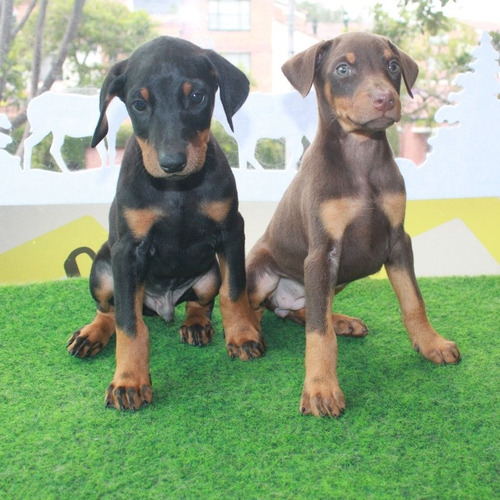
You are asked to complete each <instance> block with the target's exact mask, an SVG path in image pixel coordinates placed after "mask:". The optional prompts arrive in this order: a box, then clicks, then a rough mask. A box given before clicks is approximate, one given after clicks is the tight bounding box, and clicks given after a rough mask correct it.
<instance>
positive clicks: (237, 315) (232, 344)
mask: <svg viewBox="0 0 500 500" xmlns="http://www.w3.org/2000/svg"><path fill="white" fill-rule="evenodd" d="M222 240H223V244H222V247H221V249H220V251H219V252H218V254H217V256H218V258H219V266H220V271H221V277H222V285H221V288H220V292H219V294H220V297H219V300H220V308H221V313H222V323H223V325H224V335H225V338H226V349H227V352H228V354H229V356H231V358H235V357H239V358H240V359H242V360H247V359H252V358H258V357H261V356H262V355H263V354H264V352H265V349H266V346H265V340H264V337H263V335H262V333H261V331H260V325H259V321H258V318H257V315H256V314H255V312H254V311H252V310H251V308H250V303H249V300H248V293H247V288H246V272H245V236H244V223H243V218H242V217H241V215H240V214H239V213H238V212H237V213H236V214H235V215H234V216H233V217H232V218H231V219H228V221H227V223H226V224H225V229H224V230H223V238H222Z"/></svg>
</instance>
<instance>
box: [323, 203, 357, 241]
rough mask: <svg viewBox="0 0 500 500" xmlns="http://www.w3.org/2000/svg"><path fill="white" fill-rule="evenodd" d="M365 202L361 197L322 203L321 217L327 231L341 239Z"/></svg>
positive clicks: (336, 238) (333, 236)
mask: <svg viewBox="0 0 500 500" xmlns="http://www.w3.org/2000/svg"><path fill="white" fill-rule="evenodd" d="M364 206H365V203H364V201H363V200H362V199H360V198H339V199H335V200H327V201H324V202H323V203H321V205H320V218H321V222H322V223H323V227H324V228H325V231H326V232H327V233H328V234H329V235H330V237H331V238H333V239H334V240H337V241H338V240H340V239H341V238H342V235H343V234H344V231H345V229H346V227H347V226H348V225H349V224H351V222H353V221H354V220H355V219H356V218H357V217H359V215H360V214H361V213H362V211H363V208H364Z"/></svg>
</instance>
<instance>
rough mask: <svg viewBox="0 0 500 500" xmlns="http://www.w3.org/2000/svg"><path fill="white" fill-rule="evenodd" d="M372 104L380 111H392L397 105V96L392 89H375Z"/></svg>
mask: <svg viewBox="0 0 500 500" xmlns="http://www.w3.org/2000/svg"><path fill="white" fill-rule="evenodd" d="M371 99H372V104H373V106H374V107H375V108H376V109H378V110H379V111H383V112H386V111H390V110H391V109H392V108H394V106H395V105H396V98H395V96H394V94H393V93H392V92H391V91H390V90H381V89H377V90H374V91H373V92H372V94H371Z"/></svg>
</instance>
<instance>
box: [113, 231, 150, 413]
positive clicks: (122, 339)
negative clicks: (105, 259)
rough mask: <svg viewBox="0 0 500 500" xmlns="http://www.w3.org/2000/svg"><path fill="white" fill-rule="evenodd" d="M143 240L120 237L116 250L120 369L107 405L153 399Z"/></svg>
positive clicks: (134, 407) (137, 404) (124, 406)
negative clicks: (139, 242) (143, 316)
mask: <svg viewBox="0 0 500 500" xmlns="http://www.w3.org/2000/svg"><path fill="white" fill-rule="evenodd" d="M141 246H143V244H139V245H137V243H135V242H131V241H128V240H120V241H118V242H117V243H116V244H115V245H114V246H113V250H112V266H113V279H114V283H115V298H114V300H115V311H116V370H115V375H114V378H113V380H112V382H111V384H110V385H109V386H108V389H107V391H106V396H105V403H106V406H109V407H115V408H117V409H119V410H128V409H130V410H138V409H139V408H140V407H141V406H143V405H145V404H149V403H151V401H152V388H151V378H150V375H149V331H148V328H147V326H146V324H145V323H144V320H143V318H142V307H143V302H144V273H145V262H144V260H143V259H142V258H141V257H144V255H145V254H146V252H145V251H143V249H141Z"/></svg>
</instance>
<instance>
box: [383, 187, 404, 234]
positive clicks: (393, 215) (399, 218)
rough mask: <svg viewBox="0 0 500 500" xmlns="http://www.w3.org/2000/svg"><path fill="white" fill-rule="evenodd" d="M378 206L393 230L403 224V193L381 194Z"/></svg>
mask: <svg viewBox="0 0 500 500" xmlns="http://www.w3.org/2000/svg"><path fill="white" fill-rule="evenodd" d="M379 204H380V208H381V209H382V212H384V214H385V216H386V217H387V219H388V220H389V223H390V225H391V226H392V227H394V228H395V227H398V226H401V225H402V224H403V222H404V220H405V212H406V195H405V194H404V193H384V194H381V195H380V197H379Z"/></svg>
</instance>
